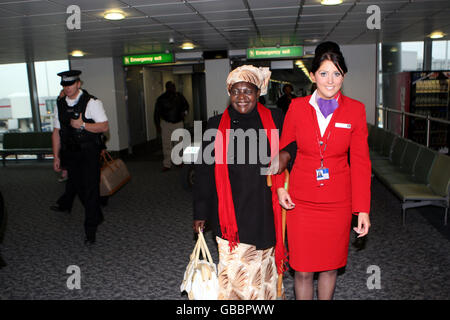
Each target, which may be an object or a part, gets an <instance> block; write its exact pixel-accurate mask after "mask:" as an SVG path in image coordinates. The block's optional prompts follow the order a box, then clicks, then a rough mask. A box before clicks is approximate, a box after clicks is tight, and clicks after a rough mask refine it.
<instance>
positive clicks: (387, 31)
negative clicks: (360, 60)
mask: <svg viewBox="0 0 450 320" xmlns="http://www.w3.org/2000/svg"><path fill="white" fill-rule="evenodd" d="M74 4H75V5H78V6H79V7H80V8H81V29H80V30H68V29H67V26H66V20H67V18H68V17H69V14H67V13H66V10H67V7H68V6H70V5H74ZM373 4H374V5H377V6H379V7H380V9H381V17H382V23H381V30H368V29H367V27H366V20H367V18H368V17H369V14H367V13H366V10H367V7H368V6H369V5H373ZM112 8H120V9H122V10H123V11H124V12H125V14H126V15H127V18H126V19H125V20H122V21H107V20H105V19H103V13H104V12H105V11H106V10H108V9H112ZM449 17H450V0H344V3H343V4H342V5H339V6H322V5H320V0H184V1H183V0H123V1H119V0H0V41H1V46H0V63H11V62H23V61H25V59H26V57H27V56H28V57H31V58H33V59H35V60H54V59H64V58H66V57H67V54H68V52H71V51H72V50H75V49H79V50H82V51H85V52H86V53H87V56H92V57H99V56H122V55H125V54H134V53H150V52H163V51H165V50H170V51H174V52H180V51H181V49H180V45H181V43H183V42H184V41H186V40H191V41H192V42H193V43H194V44H195V45H196V50H199V51H205V50H220V49H245V48H247V47H252V46H256V47H263V46H275V45H278V44H279V45H281V46H284V45H295V44H304V45H309V46H310V45H312V44H313V42H311V40H319V41H323V40H333V41H336V42H338V43H339V44H361V43H375V42H376V41H377V40H378V41H383V42H398V41H420V40H423V39H424V38H425V37H426V35H427V34H429V33H431V32H432V31H434V30H436V29H439V30H441V31H443V32H445V33H447V34H450V19H449ZM170 38H173V40H174V43H173V44H171V43H169V39H170ZM447 38H448V37H446V39H447Z"/></svg>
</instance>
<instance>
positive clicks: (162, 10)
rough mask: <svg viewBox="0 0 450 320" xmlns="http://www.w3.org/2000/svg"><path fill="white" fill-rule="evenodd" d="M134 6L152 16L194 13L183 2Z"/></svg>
mask: <svg viewBox="0 0 450 320" xmlns="http://www.w3.org/2000/svg"><path fill="white" fill-rule="evenodd" d="M134 8H136V9H138V10H139V11H141V12H143V13H145V14H146V15H149V16H152V17H160V16H167V15H177V14H179V15H182V14H192V13H193V12H192V10H191V9H190V8H189V7H188V6H186V5H185V4H184V3H182V2H178V3H167V4H166V3H164V4H157V5H143V6H134Z"/></svg>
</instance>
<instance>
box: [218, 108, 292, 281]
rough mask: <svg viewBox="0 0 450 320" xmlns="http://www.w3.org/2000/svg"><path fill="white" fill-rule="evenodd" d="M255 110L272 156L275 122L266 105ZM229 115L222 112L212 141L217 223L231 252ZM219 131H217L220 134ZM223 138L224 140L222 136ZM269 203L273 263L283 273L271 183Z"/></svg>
mask: <svg viewBox="0 0 450 320" xmlns="http://www.w3.org/2000/svg"><path fill="white" fill-rule="evenodd" d="M257 111H258V114H259V116H260V118H261V121H262V124H263V127H264V129H265V130H266V135H267V138H268V139H269V144H270V148H271V150H270V154H271V159H273V157H274V156H275V155H276V154H277V152H278V146H277V145H276V144H275V143H274V145H272V143H271V132H272V131H271V130H276V129H277V128H276V126H275V123H274V122H273V119H272V113H271V112H270V110H269V109H267V108H266V107H264V106H263V105H262V104H260V103H258V104H257ZM230 123H231V119H230V115H229V113H228V109H226V110H225V112H224V113H223V115H222V118H221V119H220V124H219V131H218V132H217V136H216V139H215V142H214V150H215V169H214V170H215V178H216V190H217V196H218V200H219V206H218V209H219V223H220V230H221V232H222V237H223V238H224V239H226V240H228V242H229V245H230V252H231V251H232V250H233V249H234V248H235V247H236V246H237V244H238V243H239V233H238V227H237V223H236V214H235V211H234V203H233V197H232V193H231V185H230V179H229V175H228V164H227V159H226V158H227V154H228V143H229V140H230V130H229V129H230ZM219 133H220V134H219ZM224 139H225V143H224V141H223V140H224ZM271 191H272V206H273V213H274V222H275V233H276V245H275V263H276V265H277V269H278V273H282V272H283V271H284V270H285V265H284V262H285V260H286V259H285V257H286V252H285V248H284V246H283V239H282V230H281V207H280V204H279V202H278V196H277V192H276V186H275V184H272V188H271Z"/></svg>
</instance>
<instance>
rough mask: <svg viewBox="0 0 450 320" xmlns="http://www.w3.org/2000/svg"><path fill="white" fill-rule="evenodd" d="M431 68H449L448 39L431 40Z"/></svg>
mask: <svg viewBox="0 0 450 320" xmlns="http://www.w3.org/2000/svg"><path fill="white" fill-rule="evenodd" d="M431 50H432V51H431V52H432V53H431V68H432V70H450V41H446V40H442V41H441V40H439V41H436V40H434V41H433V45H432V49H431Z"/></svg>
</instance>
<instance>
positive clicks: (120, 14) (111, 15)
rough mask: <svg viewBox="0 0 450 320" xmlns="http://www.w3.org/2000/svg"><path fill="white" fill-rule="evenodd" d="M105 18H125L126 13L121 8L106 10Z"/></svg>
mask: <svg viewBox="0 0 450 320" xmlns="http://www.w3.org/2000/svg"><path fill="white" fill-rule="evenodd" d="M103 18H105V19H106V20H123V19H125V14H124V13H123V12H122V11H119V10H110V11H107V12H105V14H104V15H103Z"/></svg>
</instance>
